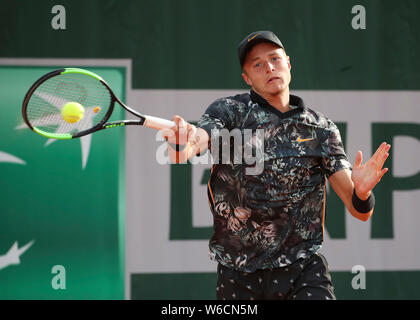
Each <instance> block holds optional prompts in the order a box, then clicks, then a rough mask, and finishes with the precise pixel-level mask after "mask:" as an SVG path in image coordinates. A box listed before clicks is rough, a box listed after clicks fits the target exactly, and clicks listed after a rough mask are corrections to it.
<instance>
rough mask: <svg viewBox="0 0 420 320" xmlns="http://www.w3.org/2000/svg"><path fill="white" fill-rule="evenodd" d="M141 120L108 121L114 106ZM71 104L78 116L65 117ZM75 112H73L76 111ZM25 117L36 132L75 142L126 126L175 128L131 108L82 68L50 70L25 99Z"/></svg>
mask: <svg viewBox="0 0 420 320" xmlns="http://www.w3.org/2000/svg"><path fill="white" fill-rule="evenodd" d="M116 102H117V103H118V104H119V105H120V106H121V107H123V108H124V109H125V110H127V111H128V112H130V113H131V114H133V115H135V116H137V117H138V118H139V119H138V120H120V121H112V122H107V121H108V120H109V118H110V117H111V114H112V112H113V110H114V106H115V103H116ZM68 104H71V105H72V106H70V107H74V106H75V105H76V106H78V108H80V109H77V110H76V111H77V114H76V115H77V117H76V118H73V119H71V121H70V120H69V117H68V116H66V113H65V112H67V111H66V110H63V109H68ZM73 112H74V111H73ZM22 116H23V119H24V121H25V123H26V124H27V125H28V126H29V128H30V129H32V130H33V131H34V132H36V133H38V134H40V135H42V136H44V137H46V138H51V139H74V138H79V137H82V136H85V135H87V134H90V133H93V132H96V131H99V130H102V129H108V128H114V127H121V126H127V125H139V126H145V127H149V128H153V129H157V130H161V129H165V128H171V127H173V126H175V123H174V122H173V121H169V120H165V119H161V118H157V117H152V116H147V115H143V114H140V113H139V112H137V111H135V110H133V109H131V108H129V107H128V106H127V105H125V104H124V103H123V102H122V101H121V100H120V99H119V98H118V97H117V96H116V95H115V94H114V93H113V92H112V90H111V88H110V87H109V85H108V84H107V83H106V82H105V80H103V79H102V78H101V77H100V76H98V75H97V74H95V73H93V72H90V71H88V70H84V69H79V68H64V69H58V70H54V71H51V72H49V73H47V74H45V75H44V76H42V77H41V78H39V79H38V80H37V81H36V82H35V83H34V84H33V85H32V86H31V88H30V89H29V90H28V92H27V93H26V95H25V99H24V100H23V105H22Z"/></svg>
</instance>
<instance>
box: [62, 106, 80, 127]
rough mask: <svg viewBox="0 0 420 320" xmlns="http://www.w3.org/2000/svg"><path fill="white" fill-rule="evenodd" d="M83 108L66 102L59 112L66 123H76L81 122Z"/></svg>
mask: <svg viewBox="0 0 420 320" xmlns="http://www.w3.org/2000/svg"><path fill="white" fill-rule="evenodd" d="M84 114H85V108H83V106H82V105H81V104H80V103H78V102H67V103H66V104H65V105H64V107H63V109H62V110H61V116H62V117H63V119H64V120H65V121H66V122H68V123H76V122H78V121H80V120H82V118H83V116H84Z"/></svg>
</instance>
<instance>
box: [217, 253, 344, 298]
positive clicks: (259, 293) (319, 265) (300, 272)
mask: <svg viewBox="0 0 420 320" xmlns="http://www.w3.org/2000/svg"><path fill="white" fill-rule="evenodd" d="M217 273H218V280H217V288H216V297H217V299H218V300H262V299H268V300H275V299H284V300H286V299H296V300H308V299H312V300H335V299H336V297H335V295H334V287H333V285H332V283H331V275H330V273H329V271H328V264H327V261H326V259H325V257H324V256H323V255H321V254H319V253H317V254H313V255H312V256H311V257H309V258H306V259H300V260H298V261H297V262H295V263H293V264H292V265H290V266H287V267H283V268H275V269H263V270H257V271H255V272H252V273H247V272H242V271H237V270H233V269H230V268H227V267H225V266H223V265H221V264H220V263H219V265H218V267H217Z"/></svg>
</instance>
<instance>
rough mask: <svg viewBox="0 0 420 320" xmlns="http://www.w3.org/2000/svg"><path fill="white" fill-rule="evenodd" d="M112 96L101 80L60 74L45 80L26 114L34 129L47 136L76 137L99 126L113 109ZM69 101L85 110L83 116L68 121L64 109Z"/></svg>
mask: <svg viewBox="0 0 420 320" xmlns="http://www.w3.org/2000/svg"><path fill="white" fill-rule="evenodd" d="M111 101H112V98H111V94H110V92H109V91H108V89H107V88H106V87H105V85H103V84H102V83H101V82H100V81H98V80H96V79H95V78H93V77H91V76H88V75H84V74H78V73H69V74H60V75H58V76H55V77H52V78H49V79H47V80H46V81H44V82H43V83H42V84H41V85H40V86H39V87H38V88H36V90H35V91H34V92H33V94H32V96H31V98H30V100H29V102H28V105H27V108H26V114H27V118H28V120H29V122H30V123H31V125H32V126H33V127H37V128H40V129H42V130H43V131H45V132H48V133H55V134H67V133H71V134H76V133H78V132H81V131H85V130H89V129H91V128H92V127H94V126H96V125H97V124H98V123H99V122H101V120H102V119H103V118H104V117H105V115H106V113H107V111H108V110H109V108H110V106H111ZM68 102H77V103H79V104H81V105H82V106H83V108H84V113H83V117H82V118H81V119H80V120H79V121H76V122H74V123H70V122H67V121H66V120H65V119H64V118H63V115H62V109H63V107H64V106H65V105H66V103H68Z"/></svg>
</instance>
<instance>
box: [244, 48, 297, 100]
mask: <svg viewBox="0 0 420 320" xmlns="http://www.w3.org/2000/svg"><path fill="white" fill-rule="evenodd" d="M290 68H291V66H290V58H289V56H287V55H286V52H285V51H284V50H283V49H281V48H279V47H278V46H276V45H275V44H272V43H268V42H262V43H259V44H256V45H255V46H254V47H253V48H252V49H251V51H250V52H249V53H248V55H247V57H246V59H245V63H244V65H243V73H242V77H243V79H244V80H245V82H246V83H247V84H248V85H249V86H251V87H252V88H253V89H254V90H255V91H256V92H257V93H258V94H260V95H277V94H279V93H280V92H282V91H283V90H285V89H286V88H288V86H289V84H290V80H291V75H290Z"/></svg>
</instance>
